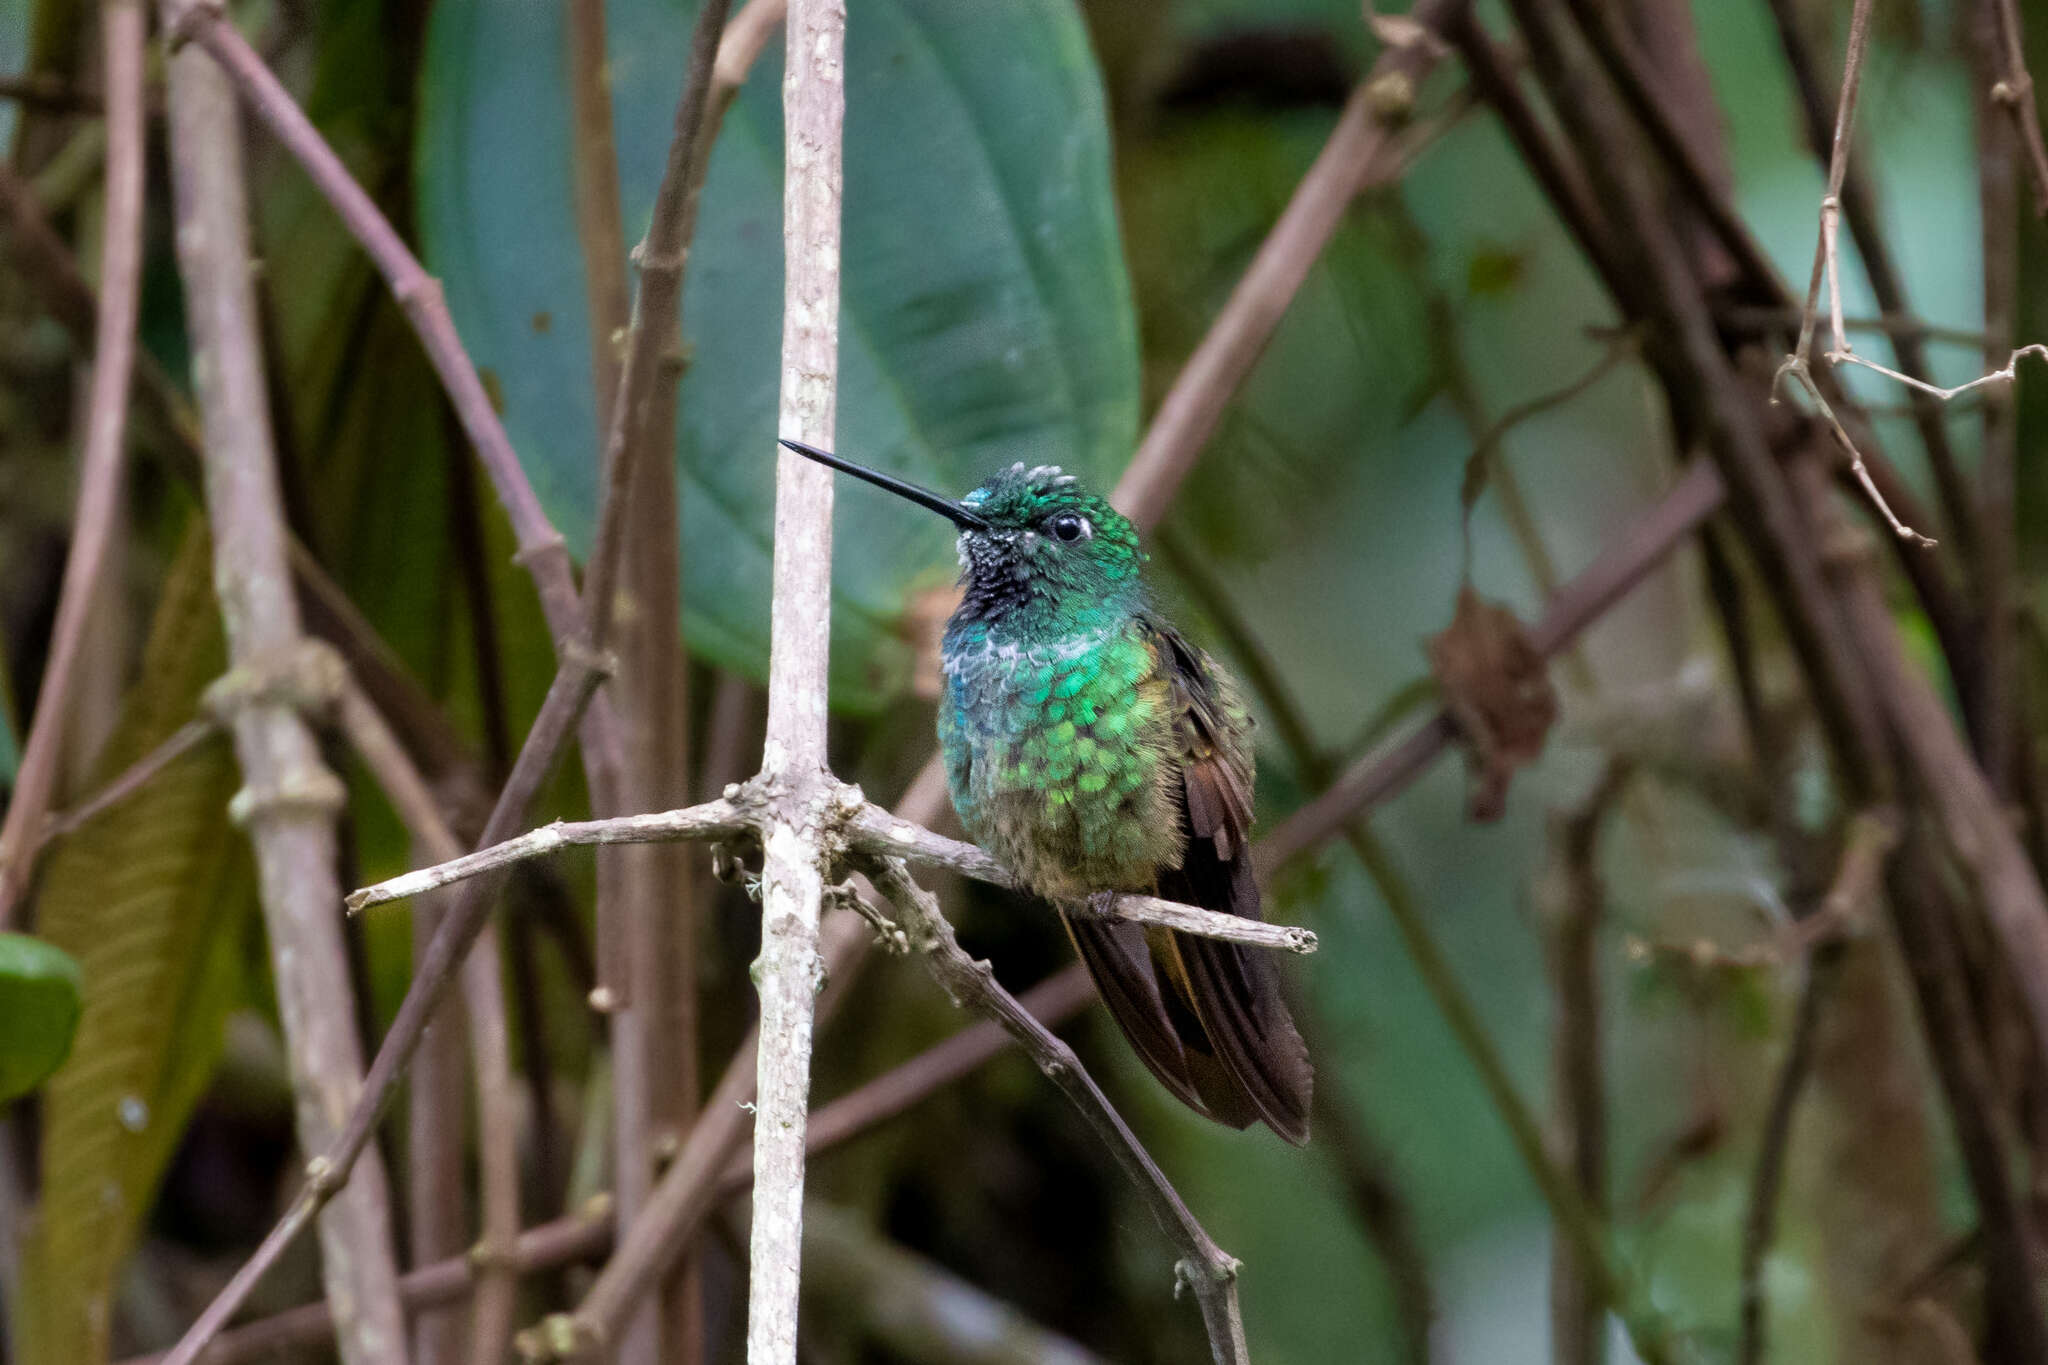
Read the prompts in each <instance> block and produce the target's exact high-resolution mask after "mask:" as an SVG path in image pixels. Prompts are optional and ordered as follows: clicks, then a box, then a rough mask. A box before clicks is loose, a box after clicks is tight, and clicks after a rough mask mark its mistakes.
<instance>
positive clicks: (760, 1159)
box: [747, 0, 858, 1365]
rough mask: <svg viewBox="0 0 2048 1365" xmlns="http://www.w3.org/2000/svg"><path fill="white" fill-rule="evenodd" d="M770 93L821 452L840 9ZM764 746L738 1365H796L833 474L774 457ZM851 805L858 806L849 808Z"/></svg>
mask: <svg viewBox="0 0 2048 1365" xmlns="http://www.w3.org/2000/svg"><path fill="white" fill-rule="evenodd" d="M783 51H784V53H785V54H786V66H785V69H784V75H783V85H782V122H783V142H782V148H783V153H782V155H783V160H782V165H783V172H782V177H783V178H782V242H783V246H782V259H783V307H782V369H781V373H782V397H781V411H780V414H779V416H778V418H777V422H776V434H777V435H778V436H787V437H791V438H794V439H796V440H800V441H809V442H813V443H817V444H823V445H828V446H829V445H830V444H831V443H832V432H833V422H834V419H835V415H836V412H837V406H838V377H839V262H840V246H839V208H840V203H841V195H842V193H843V188H842V187H843V184H844V179H843V174H842V170H841V164H840V157H841V140H842V135H843V131H844V124H845V118H846V88H845V78H846V65H845V63H846V57H845V53H846V5H845V0H790V6H789V21H788V27H787V29H786V30H785V35H784V39H783ZM776 455H777V459H776V466H775V553H774V566H773V583H774V591H773V604H772V607H771V610H770V621H769V627H770V640H769V647H768V736H767V741H766V743H765V744H764V746H763V748H762V754H761V782H762V785H763V787H764V788H765V790H766V794H767V797H768V809H767V812H766V816H767V818H766V819H765V820H763V822H762V824H761V844H762V848H763V850H764V852H763V857H762V864H761V955H760V957H758V958H757V959H756V960H755V962H754V965H753V968H752V975H753V978H754V983H755V986H756V987H757V989H758V990H759V992H760V997H761V1020H760V1025H759V1037H760V1044H759V1046H758V1047H757V1048H756V1050H755V1058H756V1066H757V1068H758V1072H757V1080H756V1086H755V1093H756V1100H755V1102H756V1105H757V1108H756V1111H755V1122H754V1225H753V1232H752V1236H751V1245H750V1249H749V1269H748V1277H747V1362H748V1365H795V1362H796V1323H797V1283H798V1273H799V1272H798V1267H799V1263H800V1261H801V1260H802V1254H803V1251H802V1248H803V1198H804V1120H805V1119H806V1117H807V1116H808V1114H809V1108H810V1106H809V1103H808V1097H809V1094H810V1084H811V1075H810V1072H811V1036H812V1030H813V1027H814V1024H815V1019H816V1008H817V992H818V988H819V987H820V986H821V985H822V984H823V981H822V975H821V974H822V972H823V971H824V959H823V956H822V954H821V953H820V951H819V935H818V929H819V920H820V918H821V917H822V914H823V904H824V890H825V886H824V873H825V862H826V850H825V848H824V845H823V843H822V840H823V838H824V834H825V827H826V824H827V822H828V821H829V820H830V819H831V818H832V812H833V807H834V806H835V805H837V804H839V803H840V802H842V801H843V800H844V799H845V795H846V794H845V793H842V792H841V791H840V790H839V789H837V787H836V785H835V784H834V783H833V781H832V778H831V773H830V771H829V765H828V762H827V759H826V754H825V737H826V736H825V695H826V671H827V670H826V662H827V657H828V653H829V649H830V643H831V628H830V622H831V614H832V491H833V489H832V478H831V471H829V470H827V469H825V468H823V467H821V466H819V465H815V464H813V463H812V462H810V461H809V460H805V459H803V458H802V457H800V456H798V455H796V454H795V453H794V452H792V451H789V450H787V449H783V448H781V447H777V449H776ZM854 799H855V800H858V796H857V795H856V796H854Z"/></svg>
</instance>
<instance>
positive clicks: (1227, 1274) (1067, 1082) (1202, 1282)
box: [755, 858, 1251, 1365]
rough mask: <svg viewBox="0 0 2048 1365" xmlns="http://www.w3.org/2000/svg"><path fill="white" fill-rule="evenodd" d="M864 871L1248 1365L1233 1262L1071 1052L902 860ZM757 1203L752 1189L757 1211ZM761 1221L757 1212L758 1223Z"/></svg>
mask: <svg viewBox="0 0 2048 1365" xmlns="http://www.w3.org/2000/svg"><path fill="white" fill-rule="evenodd" d="M868 873H869V876H870V877H871V878H872V879H873V880H874V883H875V886H876V888H877V889H878V890H880V891H881V892H882V894H883V895H885V896H887V897H888V898H889V900H890V901H891V903H893V904H894V905H895V907H896V913H897V914H898V916H899V917H900V918H901V920H902V923H903V926H904V930H905V932H906V933H907V934H908V935H909V938H910V942H911V945H912V947H913V948H915V949H916V950H917V951H918V952H919V953H921V954H922V955H923V956H924V959H925V964H926V965H927V966H928V967H929V968H930V969H931V972H932V975H933V976H935V977H936V978H937V979H938V982H939V984H940V986H941V987H943V988H944V990H945V992H946V994H947V995H949V996H950V997H952V999H953V1002H954V1003H955V1004H957V1005H960V1006H962V1007H963V1008H971V1009H974V1010H976V1011H978V1012H979V1013H981V1014H983V1015H984V1016H986V1017H988V1018H990V1019H993V1020H995V1021H996V1022H997V1023H999V1024H1000V1025H1001V1026H1002V1027H1003V1029H1004V1030H1005V1031H1006V1032H1008V1033H1009V1034H1010V1036H1011V1037H1013V1038H1015V1039H1016V1040H1017V1041H1018V1043H1019V1044H1021V1045H1022V1046H1023V1048H1024V1049H1025V1050H1026V1051H1027V1052H1029V1053H1030V1054H1031V1057H1032V1060H1033V1061H1035V1062H1037V1063H1038V1069H1039V1070H1040V1071H1043V1072H1044V1073H1045V1074H1046V1076H1047V1078H1048V1079H1050V1080H1051V1081H1052V1083H1053V1084H1054V1085H1057V1086H1058V1087H1059V1088H1060V1090H1061V1091H1062V1092H1063V1093H1064V1094H1065V1095H1066V1096H1067V1098H1068V1099H1069V1100H1071V1101H1072V1102H1073V1104H1074V1106H1075V1108H1077V1109H1079V1110H1080V1111H1081V1115H1082V1117H1083V1118H1085V1119H1087V1120H1088V1125H1089V1127H1091V1128H1093V1129H1094V1130H1095V1132H1096V1134H1097V1136H1099V1137H1100V1138H1101V1139H1102V1140H1103V1142H1104V1143H1106V1144H1107V1145H1108V1146H1109V1149H1110V1151H1111V1153H1112V1154H1113V1155H1114V1156H1115V1157H1116V1159H1117V1163H1118V1164H1119V1165H1120V1166H1122V1167H1123V1168H1124V1172H1125V1174H1127V1175H1128V1176H1129V1177H1130V1178H1131V1182H1132V1183H1133V1184H1134V1185H1136V1186H1137V1189H1138V1193H1139V1194H1140V1195H1141V1196H1142V1197H1143V1198H1144V1200H1145V1202H1146V1204H1147V1205H1148V1206H1149V1207H1150V1209H1151V1211H1152V1215H1153V1217H1155V1218H1156V1219H1158V1220H1159V1226H1160V1227H1161V1228H1162V1229H1163V1230H1164V1231H1165V1233H1166V1235H1167V1236H1168V1237H1170V1238H1172V1239H1173V1241H1174V1243H1175V1244H1176V1245H1177V1246H1178V1247H1179V1249H1180V1252H1181V1255H1182V1260H1181V1262H1180V1264H1179V1266H1178V1267H1177V1273H1178V1274H1179V1276H1180V1282H1181V1283H1182V1284H1183V1285H1186V1286H1187V1287H1188V1288H1189V1289H1190V1290H1192V1291H1193V1293H1194V1295H1195V1300H1196V1302H1197V1303H1199V1304H1200V1305H1201V1307H1202V1321H1203V1323H1204V1325H1205V1326H1206V1327H1207V1328H1208V1331H1209V1350H1210V1353H1211V1355H1213V1356H1214V1358H1215V1360H1216V1365H1249V1362H1250V1360H1251V1356H1250V1353H1249V1352H1248V1350H1247V1349H1246V1347H1245V1340H1244V1321H1243V1318H1242V1316H1241V1314H1240V1312H1239V1309H1238V1302H1237V1271H1238V1263H1237V1261H1236V1260H1234V1259H1233V1258H1232V1257H1231V1256H1230V1255H1229V1254H1228V1253H1226V1252H1225V1251H1224V1250H1223V1249H1222V1248H1221V1247H1219V1246H1217V1245H1216V1243H1215V1242H1214V1241H1213V1240H1212V1239H1211V1238H1210V1237H1209V1234H1208V1233H1207V1232H1206V1231H1204V1230H1203V1228H1202V1225H1201V1224H1200V1223H1198V1222H1196V1221H1195V1217H1194V1215H1193V1214H1192V1213H1190V1212H1188V1207H1187V1205H1186V1204H1184V1203H1183V1202H1182V1201H1181V1198H1180V1195H1179V1194H1177V1193H1176V1192H1175V1191H1174V1188H1173V1186H1172V1185H1171V1184H1170V1183H1169V1182H1168V1181H1167V1179H1166V1176H1165V1175H1164V1174H1163V1173H1162V1172H1161V1171H1160V1170H1159V1167H1158V1165H1157V1164H1156V1163H1154V1161H1153V1160H1152V1157H1151V1155H1150V1154H1149V1153H1147V1152H1146V1150H1145V1148H1144V1146H1143V1145H1142V1144H1140V1143H1139V1141H1138V1139H1137V1138H1136V1137H1135V1136H1134V1135H1133V1134H1132V1133H1131V1130H1130V1128H1129V1126H1128V1125H1126V1124H1125V1123H1124V1121H1123V1119H1122V1117H1121V1116H1119V1115H1118V1114H1117V1112H1116V1110H1115V1109H1114V1108H1113V1107H1111V1105H1110V1103H1109V1100H1108V1098H1107V1097H1106V1096H1104V1095H1103V1093H1102V1090H1101V1088H1100V1087H1098V1086H1097V1085H1096V1084H1095V1081H1094V1079H1093V1078H1092V1077H1090V1076H1089V1075H1088V1072H1087V1071H1086V1070H1085V1069H1084V1068H1083V1067H1082V1066H1081V1062H1080V1059H1079V1058H1078V1057H1076V1056H1075V1055H1074V1051H1073V1049H1072V1048H1070V1047H1068V1046H1067V1045H1066V1044H1065V1043H1063V1042H1061V1041H1060V1040H1059V1039H1058V1038H1057V1037H1055V1036H1054V1035H1053V1034H1052V1033H1051V1032H1050V1031H1049V1030H1047V1029H1046V1027H1045V1026H1044V1025H1043V1024H1040V1023H1039V1022H1038V1021H1037V1020H1036V1019H1034V1018H1032V1017H1031V1015H1030V1014H1029V1013H1028V1012H1027V1011H1025V1009H1024V1008H1023V1007H1022V1006H1021V1005H1019V1004H1018V1003H1017V1001H1016V998H1015V997H1014V996H1012V995H1011V994H1010V993H1009V992H1008V991H1006V990H1004V989H1003V988H1002V986H1001V985H1000V984H998V983H997V981H996V979H995V975H994V973H993V972H991V971H990V970H989V966H988V964H987V963H986V962H977V961H976V960H975V959H974V958H972V957H970V956H968V954H967V953H966V951H965V950H963V949H962V948H961V947H960V945H959V943H958V942H957V941H956V940H955V939H954V937H953V927H952V926H951V925H950V924H948V923H947V922H946V919H945V916H944V915H943V914H942V913H941V912H940V910H939V903H938V898H937V897H935V896H933V895H932V894H931V893H930V892H928V891H926V890H924V889H923V888H922V887H920V886H918V885H917V884H916V883H915V882H913V881H912V880H911V879H910V876H909V874H908V873H907V872H905V871H904V869H903V864H902V863H901V862H900V861H897V860H896V859H893V858H878V859H874V860H872V861H871V862H870V864H869V867H868ZM759 1203H760V1195H759V1192H758V1186H757V1190H756V1194H755V1205H756V1208H757V1209H758V1207H759ZM758 1217H759V1215H758V1213H757V1214H756V1218H757V1220H758Z"/></svg>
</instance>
